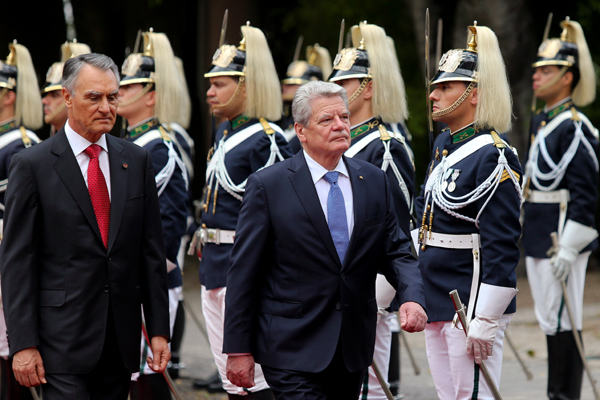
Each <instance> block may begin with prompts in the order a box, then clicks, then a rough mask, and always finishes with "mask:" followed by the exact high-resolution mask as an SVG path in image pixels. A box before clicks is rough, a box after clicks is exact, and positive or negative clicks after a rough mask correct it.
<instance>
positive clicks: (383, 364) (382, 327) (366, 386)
mask: <svg viewBox="0 0 600 400" xmlns="http://www.w3.org/2000/svg"><path fill="white" fill-rule="evenodd" d="M397 319H398V315H397V314H396V313H389V314H387V315H382V316H381V317H380V318H379V320H378V321H377V330H376V331H375V353H374V354H373V359H374V360H375V363H376V364H377V366H378V367H379V371H381V375H382V376H383V379H384V380H385V382H384V384H385V385H387V386H388V387H389V386H390V384H389V382H388V372H389V369H390V350H391V347H392V327H393V326H394V320H397ZM359 399H369V400H387V397H386V395H385V392H384V391H383V388H382V387H381V383H379V380H378V379H377V375H375V370H374V369H373V366H370V367H369V368H368V369H367V374H366V375H365V381H364V382H363V385H362V389H361V394H360V396H359Z"/></svg>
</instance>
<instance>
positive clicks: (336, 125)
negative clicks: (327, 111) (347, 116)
mask: <svg viewBox="0 0 600 400" xmlns="http://www.w3.org/2000/svg"><path fill="white" fill-rule="evenodd" d="M345 127H346V124H345V122H344V120H342V118H340V116H339V115H336V116H334V117H333V129H335V130H338V131H341V130H343V129H344V128H345Z"/></svg>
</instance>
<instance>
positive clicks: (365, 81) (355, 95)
mask: <svg viewBox="0 0 600 400" xmlns="http://www.w3.org/2000/svg"><path fill="white" fill-rule="evenodd" d="M370 80H371V78H365V79H363V81H362V82H361V83H360V86H359V87H358V89H356V90H355V91H354V93H352V96H350V98H349V99H348V104H350V103H352V102H353V101H354V100H356V99H357V98H358V96H360V94H361V93H362V91H363V90H365V88H366V87H367V85H368V84H369V81H370Z"/></svg>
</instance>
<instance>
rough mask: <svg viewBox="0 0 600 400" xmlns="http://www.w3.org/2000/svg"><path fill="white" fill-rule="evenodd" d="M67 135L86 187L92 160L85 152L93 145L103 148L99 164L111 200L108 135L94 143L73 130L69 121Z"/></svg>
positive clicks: (66, 129)
mask: <svg viewBox="0 0 600 400" xmlns="http://www.w3.org/2000/svg"><path fill="white" fill-rule="evenodd" d="M65 134H66V135H67V141H68V142H69V145H70V146H71V150H73V154H75V158H76V159H77V163H79V168H80V169H81V173H82V174H83V179H84V180H85V185H86V186H87V184H88V178H87V171H88V166H89V165H90V158H89V157H88V155H87V154H85V153H84V152H83V151H84V150H85V149H87V148H88V147H89V146H90V145H92V144H97V145H98V146H100V147H102V150H104V151H101V152H100V155H99V156H98V162H99V164H100V169H101V170H102V174H103V175H104V180H105V181H106V187H107V188H108V198H109V199H110V198H111V197H110V196H111V195H110V166H109V163H108V145H107V144H106V134H103V135H102V136H100V139H98V141H97V142H96V143H92V142H90V141H89V140H87V139H86V138H84V137H83V136H81V135H80V134H78V133H77V132H75V131H74V130H73V128H71V126H70V125H69V120H67V123H66V124H65Z"/></svg>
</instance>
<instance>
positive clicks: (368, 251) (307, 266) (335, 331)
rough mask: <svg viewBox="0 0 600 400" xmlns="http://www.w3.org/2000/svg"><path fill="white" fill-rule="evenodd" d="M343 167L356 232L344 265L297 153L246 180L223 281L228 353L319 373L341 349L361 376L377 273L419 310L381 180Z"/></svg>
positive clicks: (418, 294) (369, 356)
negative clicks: (351, 194)
mask: <svg viewBox="0 0 600 400" xmlns="http://www.w3.org/2000/svg"><path fill="white" fill-rule="evenodd" d="M344 161H345V163H346V166H347V168H348V172H349V175H350V180H351V184H352V192H353V199H354V221H355V222H354V229H353V232H352V237H351V238H350V244H349V247H348V251H347V253H346V257H345V260H344V263H343V265H342V264H341V263H340V260H339V257H338V255H337V252H336V250H335V246H334V244H333V240H332V238H331V234H330V232H329V228H328V226H327V222H326V219H325V215H324V213H323V209H322V208H321V205H320V203H319V198H318V196H317V192H316V189H315V185H314V184H313V181H312V178H311V174H310V171H309V169H308V166H307V164H306V160H305V158H304V154H303V152H300V153H298V154H297V155H296V156H294V157H293V158H291V159H288V160H284V161H282V162H280V163H277V164H275V165H273V166H271V167H269V168H266V169H264V170H262V171H259V172H257V173H255V174H253V175H251V176H250V178H249V179H248V184H247V186H246V193H245V194H244V200H243V202H242V206H241V210H240V217H239V222H238V225H237V232H236V238H235V243H234V245H233V252H232V261H231V268H230V270H229V273H228V275H227V297H226V310H225V338H224V346H223V352H224V353H252V354H253V355H254V357H255V360H256V362H258V363H260V364H262V365H265V366H268V367H272V368H279V369H288V370H294V371H302V372H320V371H322V370H323V369H325V367H327V365H329V363H330V361H331V360H332V358H333V355H334V352H335V350H336V345H337V344H338V342H339V341H341V344H342V346H343V355H344V360H345V361H346V365H347V367H348V368H349V369H350V370H351V371H357V370H361V369H366V368H367V367H368V366H369V365H370V364H371V362H372V360H373V347H374V344H375V324H376V318H377V304H376V301H375V277H376V274H377V271H378V269H379V270H380V271H381V272H382V273H384V274H385V276H386V277H387V279H388V280H389V281H390V282H391V283H392V284H393V285H394V286H396V287H397V288H398V290H399V297H400V301H401V302H402V303H403V302H406V301H415V302H418V303H420V304H421V305H423V306H424V305H425V301H424V294H423V284H422V280H421V274H420V272H419V269H418V266H417V261H416V260H415V258H414V257H413V256H412V255H411V253H410V247H409V246H410V242H409V241H408V239H407V238H406V236H405V235H404V234H403V233H402V231H401V230H400V229H399V228H398V223H397V220H396V214H395V211H394V204H393V201H392V199H391V195H390V189H389V185H388V182H387V178H386V176H385V173H384V172H383V171H381V169H379V168H377V167H375V166H373V165H371V164H369V163H367V162H364V161H359V160H352V159H347V158H344ZM392 260H393V261H392ZM391 261H392V262H391Z"/></svg>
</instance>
